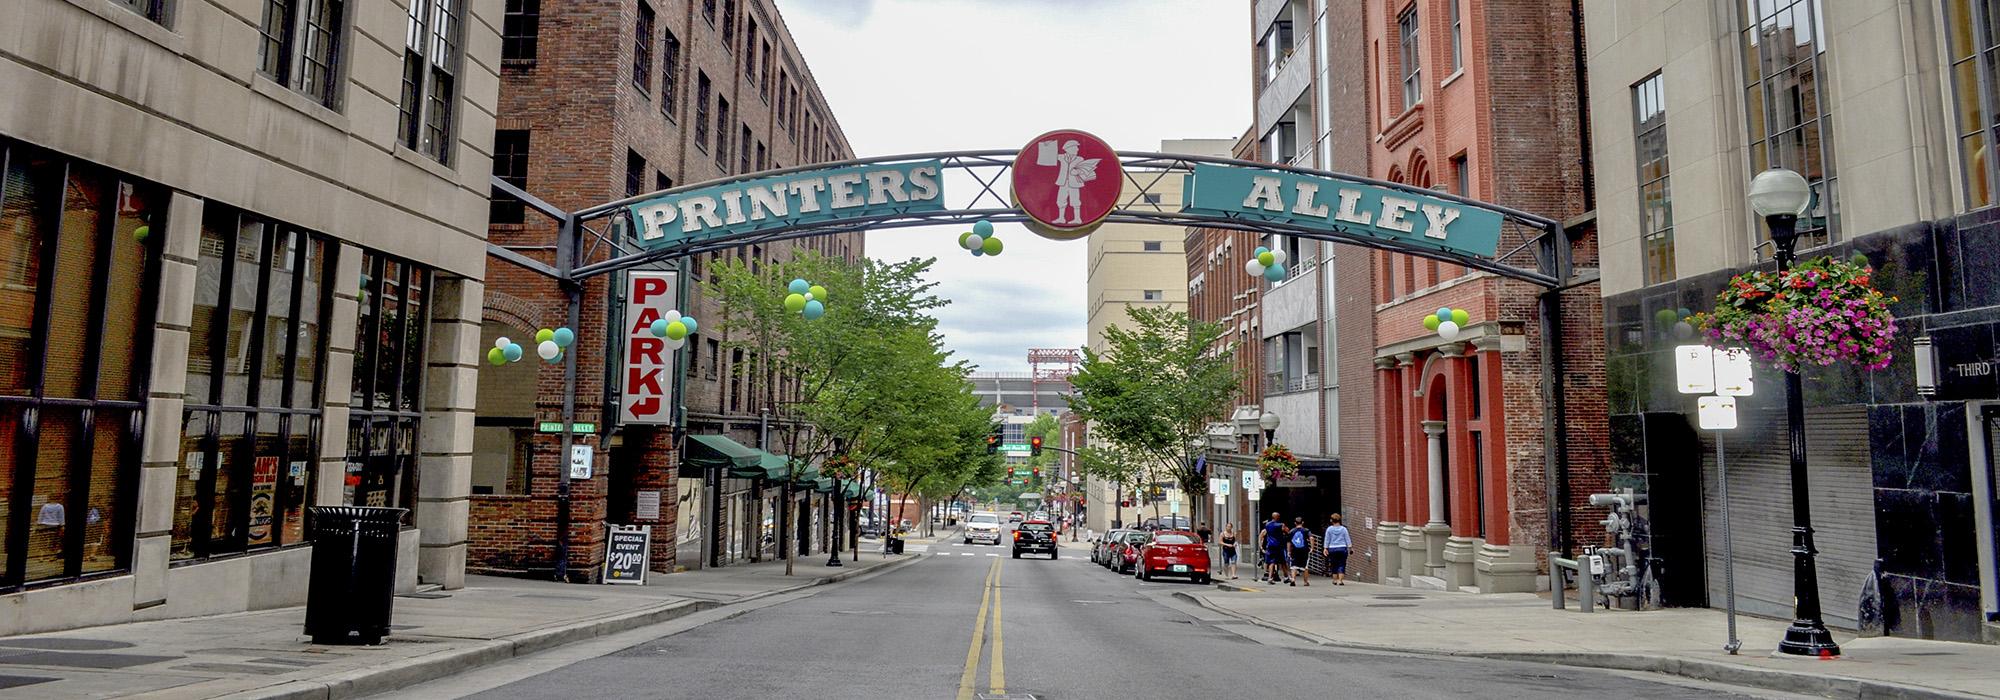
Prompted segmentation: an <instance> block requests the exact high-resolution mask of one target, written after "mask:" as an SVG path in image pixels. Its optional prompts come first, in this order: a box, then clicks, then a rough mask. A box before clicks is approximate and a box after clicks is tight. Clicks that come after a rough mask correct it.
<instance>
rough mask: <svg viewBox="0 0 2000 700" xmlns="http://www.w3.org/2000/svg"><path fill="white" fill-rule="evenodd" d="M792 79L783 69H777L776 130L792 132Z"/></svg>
mask: <svg viewBox="0 0 2000 700" xmlns="http://www.w3.org/2000/svg"><path fill="white" fill-rule="evenodd" d="M791 91H792V79H791V78H790V77H787V76H786V75H785V72H784V71H782V70H781V71H778V115H777V116H778V130H779V131H783V132H785V133H787V134H790V133H791V132H792V126H791V125H792V111H791V106H792V103H791V95H790V93H791Z"/></svg>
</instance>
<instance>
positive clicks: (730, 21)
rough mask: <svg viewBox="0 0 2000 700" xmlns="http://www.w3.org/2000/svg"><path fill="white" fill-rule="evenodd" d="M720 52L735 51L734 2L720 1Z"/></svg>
mask: <svg viewBox="0 0 2000 700" xmlns="http://www.w3.org/2000/svg"><path fill="white" fill-rule="evenodd" d="M722 50H724V51H735V50H736V0H722Z"/></svg>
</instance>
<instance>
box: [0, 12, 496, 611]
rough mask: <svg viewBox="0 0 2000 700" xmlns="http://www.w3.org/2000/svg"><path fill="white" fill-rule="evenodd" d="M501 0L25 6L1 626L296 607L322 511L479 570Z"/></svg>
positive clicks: (5, 394)
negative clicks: (400, 511)
mask: <svg viewBox="0 0 2000 700" xmlns="http://www.w3.org/2000/svg"><path fill="white" fill-rule="evenodd" d="M412 2H415V3H420V4H421V6H419V7H415V8H411V7H409V4H410V3H412ZM500 9H501V4H500V3H497V2H496V3H484V2H482V3H476V4H474V3H469V2H464V1H463V0H366V1H362V2H344V3H343V2H337V1H335V0H299V1H294V2H280V1H278V0H270V1H269V2H266V1H264V0H239V1H237V2H231V3H215V2H206V1H202V0H151V1H115V2H114V1H106V0H14V1H13V2H10V3H8V5H7V9H6V11H5V15H6V17H5V19H4V20H0V95H4V96H5V98H4V99H0V164H3V165H0V167H4V177H0V270H4V271H5V272H4V274H5V283H4V284H0V447H4V449H0V455H4V456H0V611H4V613H0V635H11V634H21V633H26V632H39V631H46V630H56V629H64V628H73V627H80V626H86V625H96V624H107V623H116V622H125V621H131V620H146V619H158V618H166V617H177V616H187V615H200V614H213V613H225V612H232V611H241V610H252V609H259V608H271V607H279V606H286V605H297V604H299V603H301V602H303V600H304V597H305V592H306V580H307V576H308V572H309V568H310V567H309V554H308V550H309V548H308V547H306V546H305V545H307V544H308V543H309V538H308V533H307V531H306V522H305V521H306V517H305V516H306V508H307V507H310V506H314V505H334V504H353V505H374V506H394V507H401V508H406V509H409V512H408V513H407V514H406V516H405V520H404V528H403V530H402V534H401V537H400V543H399V544H400V547H399V549H400V562H399V563H400V566H401V570H400V572H399V574H398V582H397V585H398V588H399V589H402V590H410V589H414V588H415V587H416V586H417V585H419V582H423V583H435V584H439V585H442V586H445V587H457V586H460V585H462V584H463V570H464V560H465V513H466V511H465V499H466V493H467V489H468V478H467V477H468V473H469V472H468V466H469V463H470V454H471V451H472V413H471V409H472V407H473V387H474V384H475V373H476V372H477V370H476V363H477V362H478V352H479V351H480V348H479V347H478V344H477V340H478V323H479V310H480V296H481V289H482V284H481V279H482V278H483V276H484V269H485V234H486V230H485V226H486V215H487V177H488V174H489V173H490V172H491V158H490V155H489V152H490V141H491V137H492V134H493V126H494V116H493V105H494V100H495V95H496V93H497V91H498V84H499V83H498V65H497V64H498V61H499V57H500V36H499V34H498V32H497V30H496V29H495V28H496V27H498V26H500V17H499V14H500ZM260 17H261V18H262V19H259V18H260ZM406 36H410V37H418V38H419V40H417V41H415V42H414V45H411V43H410V42H406V41H405V37H406ZM424 38H428V39H429V40H422V39H424ZM406 46H410V48H406ZM406 66H407V67H408V68H409V70H407V71H406V70H405V68H406Z"/></svg>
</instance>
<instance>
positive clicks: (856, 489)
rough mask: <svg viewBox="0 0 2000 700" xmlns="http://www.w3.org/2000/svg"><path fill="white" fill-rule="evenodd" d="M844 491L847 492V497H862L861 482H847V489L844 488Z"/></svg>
mask: <svg viewBox="0 0 2000 700" xmlns="http://www.w3.org/2000/svg"><path fill="white" fill-rule="evenodd" d="M842 491H845V492H846V494H847V497H848V498H850V499H853V498H860V497H861V484H860V482H855V481H850V482H847V488H845V489H842Z"/></svg>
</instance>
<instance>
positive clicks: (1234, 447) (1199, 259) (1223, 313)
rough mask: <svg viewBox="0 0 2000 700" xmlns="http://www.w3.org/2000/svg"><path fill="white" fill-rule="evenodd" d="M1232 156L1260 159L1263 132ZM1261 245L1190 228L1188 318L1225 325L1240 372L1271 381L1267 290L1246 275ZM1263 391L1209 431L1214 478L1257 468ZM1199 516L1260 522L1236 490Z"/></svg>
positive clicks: (1241, 401)
mask: <svg viewBox="0 0 2000 700" xmlns="http://www.w3.org/2000/svg"><path fill="white" fill-rule="evenodd" d="M1230 156H1231V157H1234V158H1243V159H1254V158H1256V157H1257V141H1256V138H1255V135H1254V134H1252V133H1250V132H1248V131H1246V132H1245V133H1244V134H1243V136H1242V137H1241V138H1239V139H1237V141H1236V143H1235V145H1234V146H1232V147H1231V149H1230ZM1257 245H1258V243H1257V234H1254V233H1250V232H1248V231H1232V230H1228V229H1217V228H1205V227H1189V228H1188V229H1187V236H1186V240H1185V241H1184V242H1183V243H1182V247H1183V248H1184V249H1185V250H1186V251H1187V280H1188V314H1189V315H1191V316H1193V317H1195V318H1196V319H1199V320H1202V321H1207V322H1209V323H1216V324H1221V325H1222V326H1223V327H1224V329H1225V330H1227V331H1228V334H1227V335H1225V336H1224V337H1223V338H1222V339H1221V342H1222V343H1228V344H1233V345H1234V346H1235V351H1236V370H1237V372H1239V373H1240V374H1241V376H1243V377H1245V378H1249V379H1252V380H1255V379H1257V378H1260V377H1262V376H1264V373H1263V366H1264V349H1263V346H1262V344H1261V343H1259V342H1258V333H1259V331H1260V329H1261V328H1262V324H1261V323H1260V321H1261V318H1260V315H1259V314H1258V313H1257V308H1258V304H1257V298H1258V295H1259V294H1260V293H1262V292H1263V287H1264V285H1263V283H1262V282H1261V281H1260V280H1257V279H1255V278H1252V277H1250V276H1249V275H1245V274H1243V264H1244V263H1246V262H1249V261H1250V259H1251V258H1252V257H1254V256H1252V255H1251V253H1253V252H1255V251H1256V249H1257ZM1217 349H1220V348H1217ZM1263 386H1264V385H1263V382H1261V381H1247V382H1245V383H1244V384H1243V388H1242V391H1240V392H1238V393H1237V395H1236V397H1235V399H1234V400H1233V401H1231V402H1230V406H1229V416H1228V419H1227V420H1224V421H1220V422H1218V423H1216V424H1214V425H1211V426H1209V430H1208V454H1207V464H1208V465H1209V468H1210V473H1209V474H1210V476H1212V477H1217V478H1224V479H1229V480H1231V483H1240V475H1241V473H1242V472H1243V470H1254V469H1256V462H1257V457H1256V455H1257V450H1258V449H1260V448H1261V447H1262V446H1263V433H1261V432H1258V431H1259V430H1260V429H1259V428H1258V426H1257V419H1258V418H1259V417H1261V416H1262V409H1261V408H1260V407H1259V401H1261V400H1262V397H1263V391H1262V390H1263ZM1195 512H1196V513H1207V514H1208V515H1207V516H1205V517H1206V520H1207V521H1208V522H1209V523H1210V524H1211V525H1213V526H1214V528H1215V531H1216V532H1221V531H1222V526H1223V525H1224V524H1227V523H1235V525H1236V529H1237V530H1238V531H1239V532H1244V531H1248V530H1250V529H1252V528H1253V526H1254V525H1255V524H1256V522H1257V521H1258V520H1259V519H1260V516H1258V515H1257V514H1255V513H1252V512H1250V501H1249V499H1247V498H1245V497H1244V493H1243V490H1242V489H1241V488H1232V489H1230V490H1229V492H1228V494H1227V495H1225V496H1224V501H1223V503H1222V504H1220V505H1215V504H1213V503H1212V502H1211V503H1206V504H1197V506H1196V509H1195Z"/></svg>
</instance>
